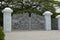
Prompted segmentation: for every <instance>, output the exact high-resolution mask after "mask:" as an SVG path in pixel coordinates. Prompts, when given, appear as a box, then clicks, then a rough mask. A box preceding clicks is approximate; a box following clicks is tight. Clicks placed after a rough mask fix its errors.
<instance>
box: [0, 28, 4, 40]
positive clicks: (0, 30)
mask: <svg viewBox="0 0 60 40" xmlns="http://www.w3.org/2000/svg"><path fill="white" fill-rule="evenodd" d="M0 40H4V32H3V31H2V29H1V28H0Z"/></svg>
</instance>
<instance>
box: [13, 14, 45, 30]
mask: <svg viewBox="0 0 60 40" xmlns="http://www.w3.org/2000/svg"><path fill="white" fill-rule="evenodd" d="M44 23H45V22H44V17H43V16H40V15H36V14H33V13H32V14H31V17H29V14H28V13H23V14H14V15H13V16H12V30H44V29H45V27H44Z"/></svg>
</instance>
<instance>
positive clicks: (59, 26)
mask: <svg viewBox="0 0 60 40" xmlns="http://www.w3.org/2000/svg"><path fill="white" fill-rule="evenodd" d="M56 18H57V19H58V29H59V30H60V15H57V16H56Z"/></svg>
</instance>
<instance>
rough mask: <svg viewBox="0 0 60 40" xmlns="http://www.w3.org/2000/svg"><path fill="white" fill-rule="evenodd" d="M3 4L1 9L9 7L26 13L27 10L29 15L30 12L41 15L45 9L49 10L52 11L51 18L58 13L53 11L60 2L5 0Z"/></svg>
mask: <svg viewBox="0 0 60 40" xmlns="http://www.w3.org/2000/svg"><path fill="white" fill-rule="evenodd" d="M5 2H6V3H5V4H2V5H1V6H0V8H1V10H2V9H3V8H5V7H10V8H12V9H13V10H14V12H13V13H26V12H28V13H29V15H30V16H31V13H36V14H39V15H42V14H43V13H44V12H45V11H51V12H52V13H53V15H52V18H54V17H55V16H56V15H58V14H57V13H56V12H55V10H56V9H55V8H54V7H55V6H54V5H57V6H59V7H60V2H58V1H54V0H30V1H28V0H27V1H24V0H6V1H5Z"/></svg>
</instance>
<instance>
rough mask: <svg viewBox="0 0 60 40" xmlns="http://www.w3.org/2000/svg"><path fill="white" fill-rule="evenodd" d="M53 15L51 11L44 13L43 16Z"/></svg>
mask: <svg viewBox="0 0 60 40" xmlns="http://www.w3.org/2000/svg"><path fill="white" fill-rule="evenodd" d="M52 14H53V13H51V12H50V11H46V12H44V13H43V15H52Z"/></svg>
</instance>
